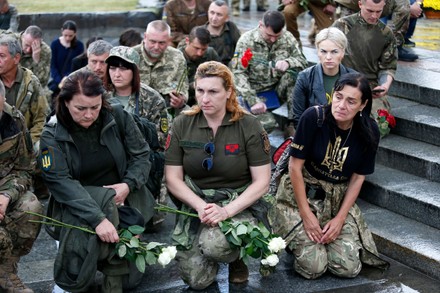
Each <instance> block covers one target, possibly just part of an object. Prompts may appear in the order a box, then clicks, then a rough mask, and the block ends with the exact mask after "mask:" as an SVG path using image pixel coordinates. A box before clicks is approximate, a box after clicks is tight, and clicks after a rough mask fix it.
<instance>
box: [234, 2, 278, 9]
mask: <svg viewBox="0 0 440 293" xmlns="http://www.w3.org/2000/svg"><path fill="white" fill-rule="evenodd" d="M231 5H232V8H233V9H234V10H240V0H232V1H231ZM249 6H251V0H243V8H244V7H249ZM257 6H258V7H263V8H267V7H268V6H269V5H268V3H267V0H257Z"/></svg>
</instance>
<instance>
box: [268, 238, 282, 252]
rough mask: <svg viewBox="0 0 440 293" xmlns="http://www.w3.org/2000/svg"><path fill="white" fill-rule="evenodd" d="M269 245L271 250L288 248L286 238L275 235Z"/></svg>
mask: <svg viewBox="0 0 440 293" xmlns="http://www.w3.org/2000/svg"><path fill="white" fill-rule="evenodd" d="M267 247H268V248H269V250H270V251H271V252H273V253H277V252H278V251H280V250H282V249H284V248H286V241H284V239H283V238H281V237H275V238H273V239H272V240H270V241H269V245H268V246H267Z"/></svg>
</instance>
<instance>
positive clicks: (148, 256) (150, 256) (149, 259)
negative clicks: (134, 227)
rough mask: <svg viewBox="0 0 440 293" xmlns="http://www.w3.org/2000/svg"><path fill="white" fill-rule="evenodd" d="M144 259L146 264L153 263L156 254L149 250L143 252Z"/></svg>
mask: <svg viewBox="0 0 440 293" xmlns="http://www.w3.org/2000/svg"><path fill="white" fill-rule="evenodd" d="M145 261H146V263H147V264H148V265H150V266H151V265H154V264H155V263H156V256H155V255H154V253H152V252H151V251H147V252H146V254H145Z"/></svg>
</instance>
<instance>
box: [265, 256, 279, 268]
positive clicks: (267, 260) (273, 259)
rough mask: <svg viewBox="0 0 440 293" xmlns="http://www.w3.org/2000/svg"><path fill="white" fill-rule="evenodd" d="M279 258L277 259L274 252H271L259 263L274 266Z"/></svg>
mask: <svg viewBox="0 0 440 293" xmlns="http://www.w3.org/2000/svg"><path fill="white" fill-rule="evenodd" d="M279 261H280V260H279V259H278V256H277V255H276V254H271V255H269V256H268V257H266V258H265V259H262V260H261V264H262V265H263V266H270V267H274V266H276V265H277V264H278V262H279Z"/></svg>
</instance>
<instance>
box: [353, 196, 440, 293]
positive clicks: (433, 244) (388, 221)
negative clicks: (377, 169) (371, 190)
mask: <svg viewBox="0 0 440 293" xmlns="http://www.w3.org/2000/svg"><path fill="white" fill-rule="evenodd" d="M358 205H359V207H360V208H361V210H362V212H363V214H364V217H365V220H366V222H367V224H368V227H369V228H370V230H371V232H372V234H373V237H374V240H375V242H376V245H377V248H378V250H379V252H380V253H382V254H385V255H387V256H388V257H390V258H392V259H394V260H397V261H399V262H401V263H403V264H405V265H407V266H409V267H411V268H414V269H416V270H418V271H420V272H423V273H425V274H427V275H429V276H432V277H434V278H437V279H439V278H440V265H439V264H440V247H439V245H438V244H439V243H440V230H439V229H436V228H433V227H430V226H428V225H425V224H422V223H420V222H418V221H415V220H412V219H409V218H407V217H404V216H402V215H398V214H396V213H393V212H391V211H389V210H388V209H385V208H381V207H378V206H375V205H372V204H369V203H367V202H365V201H363V200H358ZM437 290H438V289H437ZM401 292H406V291H401ZM408 292H412V291H408Z"/></svg>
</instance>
